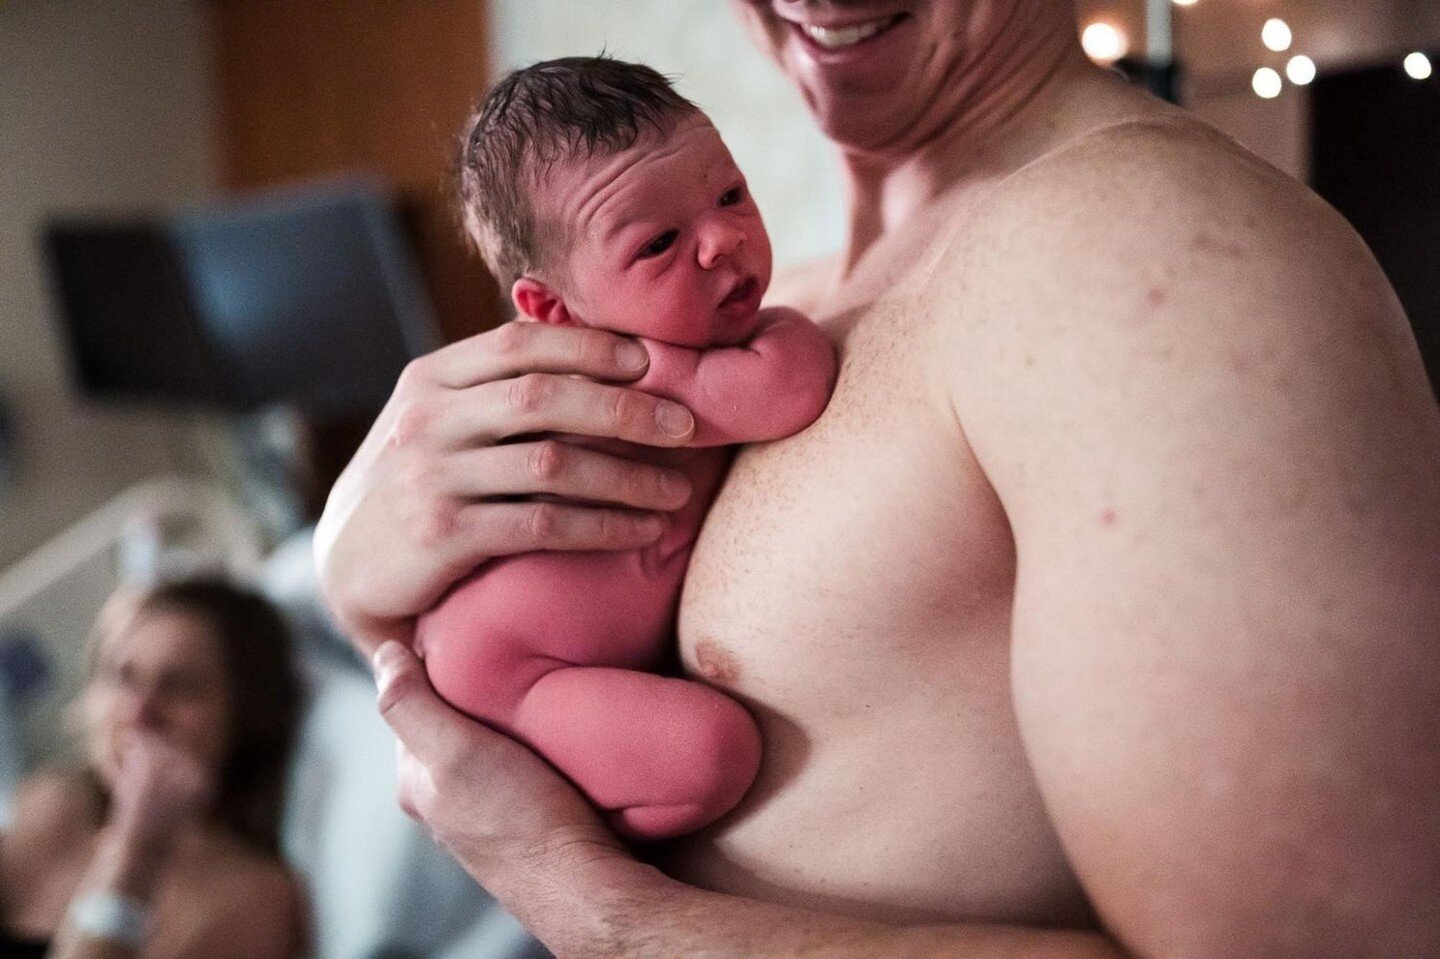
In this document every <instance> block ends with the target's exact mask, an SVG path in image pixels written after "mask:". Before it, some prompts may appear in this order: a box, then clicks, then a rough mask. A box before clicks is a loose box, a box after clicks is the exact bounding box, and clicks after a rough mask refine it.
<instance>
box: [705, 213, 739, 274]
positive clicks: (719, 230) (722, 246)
mask: <svg viewBox="0 0 1440 959" xmlns="http://www.w3.org/2000/svg"><path fill="white" fill-rule="evenodd" d="M744 242H745V233H744V231H743V230H739V229H736V228H735V227H733V226H731V225H730V224H728V223H715V224H712V225H711V226H710V227H709V228H707V229H706V230H705V231H704V232H703V233H701V235H700V254H699V255H700V266H701V267H702V268H704V269H706V270H711V269H714V268H715V264H717V263H719V262H720V261H721V260H722V259H724V258H725V257H727V256H732V255H734V253H735V251H736V250H738V249H739V248H740V244H741V243H744Z"/></svg>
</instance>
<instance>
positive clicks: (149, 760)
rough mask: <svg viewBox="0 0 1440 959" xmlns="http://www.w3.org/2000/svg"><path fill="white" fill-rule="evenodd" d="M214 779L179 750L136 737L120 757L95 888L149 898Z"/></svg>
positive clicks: (151, 736) (153, 737)
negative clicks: (118, 771) (171, 853)
mask: <svg viewBox="0 0 1440 959" xmlns="http://www.w3.org/2000/svg"><path fill="white" fill-rule="evenodd" d="M213 778H214V777H213V775H212V773H211V772H210V770H208V769H206V768H205V766H204V765H202V764H201V763H200V762H199V761H198V760H197V759H195V758H194V757H193V756H191V755H190V754H189V753H187V752H186V751H185V750H183V749H181V748H180V747H179V746H176V745H174V744H173V743H171V742H169V741H167V740H166V739H164V738H163V737H161V736H159V735H157V734H155V733H153V732H149V731H142V732H139V733H136V734H135V736H134V737H133V738H132V739H131V740H130V742H129V744H128V745H127V746H126V748H125V754H124V755H123V756H121V758H120V773H119V775H118V777H117V778H116V781H115V788H114V793H113V795H112V796H111V804H110V817H109V820H108V821H107V822H106V823H105V828H104V831H103V832H102V834H101V840H102V841H101V846H100V849H99V850H98V855H97V860H96V862H95V864H94V865H93V867H92V873H93V875H92V877H91V878H92V882H91V883H90V885H92V886H94V887H96V888H101V889H108V890H111V891H116V892H119V893H121V894H123V895H127V896H131V897H133V898H136V899H140V900H146V899H148V898H149V897H150V896H151V895H152V894H153V892H154V889H155V884H156V882H157V881H158V879H159V876H160V872H161V869H162V867H163V866H164V863H165V860H166V859H167V857H168V856H169V855H170V852H171V850H173V849H174V847H175V843H176V840H177V839H178V838H179V836H180V834H181V832H182V831H183V830H184V829H185V828H186V827H187V826H189V825H190V824H192V823H195V822H197V821H198V820H199V818H200V816H201V814H202V812H203V811H204V809H205V808H206V806H208V805H209V803H210V799H211V797H212V796H213V795H214V787H215V784H214V782H213Z"/></svg>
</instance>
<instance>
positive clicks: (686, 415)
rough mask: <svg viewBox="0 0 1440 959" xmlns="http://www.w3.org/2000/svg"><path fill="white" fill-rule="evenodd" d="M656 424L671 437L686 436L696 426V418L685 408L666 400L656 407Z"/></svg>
mask: <svg viewBox="0 0 1440 959" xmlns="http://www.w3.org/2000/svg"><path fill="white" fill-rule="evenodd" d="M655 422H657V423H659V424H660V428H661V429H662V430H664V431H665V432H666V433H667V434H668V435H670V436H684V435H685V434H686V433H688V432H690V428H691V427H693V426H694V425H695V418H694V417H692V416H691V415H690V411H689V410H687V409H686V408H685V407H683V406H681V405H679V404H678V403H671V402H670V401H668V400H666V401H664V402H662V403H661V404H660V405H659V406H658V407H656V409H655Z"/></svg>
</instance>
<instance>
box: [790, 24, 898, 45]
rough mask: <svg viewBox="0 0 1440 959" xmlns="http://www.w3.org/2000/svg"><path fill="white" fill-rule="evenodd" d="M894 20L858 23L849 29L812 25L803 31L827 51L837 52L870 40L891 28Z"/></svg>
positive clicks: (804, 27)
mask: <svg viewBox="0 0 1440 959" xmlns="http://www.w3.org/2000/svg"><path fill="white" fill-rule="evenodd" d="M892 22H893V19H892V18H888V17H887V18H884V19H881V20H871V21H870V22H869V23H857V24H854V25H852V26H848V27H836V28H834V29H831V28H830V27H816V26H812V25H811V24H808V23H807V24H804V25H803V29H804V30H805V33H806V35H807V36H809V37H810V39H811V40H814V41H815V42H816V43H818V44H820V46H822V47H824V48H826V49H827V50H835V49H838V48H840V47H853V46H854V45H855V44H857V43H859V42H860V41H861V40H869V39H870V38H871V37H873V36H875V34H877V33H879V32H880V31H881V30H884V29H885V28H886V27H888V26H890V24H891V23H892Z"/></svg>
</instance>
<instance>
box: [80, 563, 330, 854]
mask: <svg viewBox="0 0 1440 959" xmlns="http://www.w3.org/2000/svg"><path fill="white" fill-rule="evenodd" d="M149 613H179V614H183V615H186V616H191V617H194V618H195V619H196V620H198V621H200V622H202V623H204V624H205V625H206V627H207V628H208V629H209V631H210V634H211V635H213V636H214V638H215V642H216V644H217V645H218V646H219V649H220V656H221V663H222V667H223V670H224V674H225V687H226V690H227V692H228V694H229V695H228V697H227V698H228V700H229V706H230V711H229V716H228V727H229V736H228V740H227V747H226V751H225V755H224V758H223V759H222V760H221V763H220V769H219V775H218V778H217V782H216V795H215V804H214V808H213V816H214V818H215V820H216V821H217V822H218V823H219V824H220V825H222V826H223V827H225V828H226V829H228V830H229V831H230V832H231V833H232V834H233V835H234V836H235V838H237V839H239V840H240V841H241V842H243V843H244V844H245V845H247V846H249V847H250V848H251V849H253V850H254V851H256V852H258V853H260V854H262V855H266V856H278V855H279V854H280V819H281V813H282V807H283V804H284V795H285V778H286V775H287V773H288V771H289V761H290V754H291V751H292V749H293V748H294V745H295V738H296V732H297V730H298V728H299V720H300V706H301V695H302V689H301V683H300V677H299V674H298V673H297V672H296V668H295V663H294V660H293V659H292V655H291V643H290V630H289V628H288V627H287V626H286V623H285V620H284V619H283V618H281V615H280V613H279V612H278V611H277V610H276V609H275V607H274V606H273V605H272V604H271V603H270V601H269V600H267V599H265V597H263V596H261V595H259V594H258V593H255V592H252V591H250V590H248V589H245V588H243V587H240V586H237V585H235V584H234V583H231V582H229V581H227V580H224V579H221V578H217V577H210V576H197V577H192V578H187V579H182V580H174V581H170V582H165V583H161V584H159V585H156V586H150V587H146V588H141V589H135V588H122V589H121V591H120V592H118V593H116V594H115V595H114V596H112V597H111V598H110V600H109V601H108V602H107V603H106V604H105V607H104V609H102V610H101V612H100V616H99V617H98V619H97V620H96V623H95V629H94V631H93V635H92V636H91V640H90V649H89V655H88V657H87V664H86V671H87V680H88V679H89V678H91V677H93V676H94V674H95V669H96V665H97V662H96V660H97V654H98V650H99V646H100V642H101V640H102V639H103V638H104V637H106V636H113V635H115V634H116V633H118V632H120V631H121V630H123V629H125V628H127V627H128V626H130V625H131V624H133V623H134V622H135V621H136V620H137V619H138V618H139V617H140V616H142V615H145V614H149ZM92 778H94V779H95V781H96V783H97V785H98V777H93V776H92ZM102 793H103V789H102ZM106 801H107V804H108V797H106Z"/></svg>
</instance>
